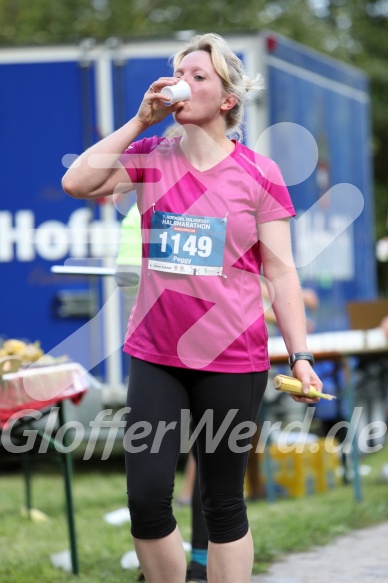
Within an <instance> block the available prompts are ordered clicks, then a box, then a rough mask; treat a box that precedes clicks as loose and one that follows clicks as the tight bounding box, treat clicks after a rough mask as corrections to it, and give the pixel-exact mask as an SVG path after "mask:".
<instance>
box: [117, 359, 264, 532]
mask: <svg viewBox="0 0 388 583" xmlns="http://www.w3.org/2000/svg"><path fill="white" fill-rule="evenodd" d="M267 378H268V373H267V371H265V372H256V373H243V374H229V373H215V372H204V371H200V370H192V369H183V368H182V369H181V368H175V367H168V366H160V365H155V364H151V363H148V362H145V361H143V360H139V359H136V358H133V357H132V358H131V365H130V376H129V379H130V380H129V388H128V399H127V406H128V407H129V408H130V410H129V412H128V413H127V417H126V433H125V438H124V445H125V463H126V474H127V492H128V506H129V510H130V514H131V532H132V535H133V536H134V537H136V538H140V539H156V538H162V537H165V536H167V535H168V534H170V533H171V532H172V531H173V530H174V529H175V526H176V521H175V518H174V516H173V513H172V497H173V489H174V477H175V471H176V464H177V460H178V456H179V453H180V451H181V419H182V416H181V412H182V410H185V411H186V413H187V414H188V417H187V415H186V419H189V416H190V412H191V414H192V419H193V422H194V425H195V426H196V427H197V429H200V427H201V423H203V422H204V420H205V419H206V425H205V426H203V428H202V430H201V431H200V432H199V434H198V437H197V439H196V444H197V453H198V471H199V478H200V487H201V495H202V507H203V513H204V517H205V521H206V525H207V529H208V533H209V540H210V541H212V542H216V543H226V542H231V541H234V540H238V539H240V538H242V537H243V536H245V534H246V533H247V531H248V520H247V514H246V506H245V502H244V475H245V470H246V465H247V459H248V453H249V451H248V448H247V447H246V446H248V445H249V444H250V442H251V438H252V434H253V430H252V431H251V432H250V435H249V436H248V437H244V435H248V433H247V432H248V431H249V428H250V425H249V424H247V422H254V421H255V420H256V418H257V413H258V410H259V406H260V402H261V399H262V396H263V394H264V391H265V387H266V384H267ZM201 419H202V422H201ZM240 424H243V425H240ZM252 427H253V426H252ZM219 430H220V431H219ZM233 430H234V431H233ZM218 431H219V434H217V432H218ZM232 432H233V433H232ZM238 434H239V435H240V437H238ZM213 437H215V440H214V441H212V440H213ZM219 438H220V439H219ZM218 439H219V442H218ZM241 448H243V449H247V451H241Z"/></svg>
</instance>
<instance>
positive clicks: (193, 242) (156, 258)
mask: <svg viewBox="0 0 388 583" xmlns="http://www.w3.org/2000/svg"><path fill="white" fill-rule="evenodd" d="M226 224H227V219H226V217H225V218H223V219H220V218H214V217H198V216H194V215H178V214H175V213H168V212H162V211H155V212H154V213H153V215H152V221H151V237H150V253H149V258H148V269H151V270H156V271H168V272H170V273H185V274H188V275H222V266H223V262H224V249H225V237H226Z"/></svg>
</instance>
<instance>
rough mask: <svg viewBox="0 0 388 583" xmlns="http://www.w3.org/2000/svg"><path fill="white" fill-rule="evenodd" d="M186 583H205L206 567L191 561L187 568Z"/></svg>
mask: <svg viewBox="0 0 388 583" xmlns="http://www.w3.org/2000/svg"><path fill="white" fill-rule="evenodd" d="M186 583H207V573H206V567H204V566H203V565H200V564H199V563H196V562H195V561H191V562H190V564H189V566H188V568H187V576H186Z"/></svg>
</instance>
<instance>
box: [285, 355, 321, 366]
mask: <svg viewBox="0 0 388 583" xmlns="http://www.w3.org/2000/svg"><path fill="white" fill-rule="evenodd" d="M297 360H308V361H309V363H310V364H311V366H314V362H315V360H314V355H313V354H312V353H311V352H293V353H292V354H290V356H289V357H288V364H289V365H290V368H291V369H292V367H293V366H294V364H295V363H296V361H297Z"/></svg>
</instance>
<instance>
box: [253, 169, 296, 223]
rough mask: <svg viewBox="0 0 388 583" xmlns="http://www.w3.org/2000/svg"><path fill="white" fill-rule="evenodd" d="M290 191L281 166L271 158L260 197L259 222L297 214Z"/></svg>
mask: <svg viewBox="0 0 388 583" xmlns="http://www.w3.org/2000/svg"><path fill="white" fill-rule="evenodd" d="M295 214H296V213H295V209H294V206H293V204H292V201H291V197H290V193H289V192H288V188H287V186H286V184H285V182H284V179H283V176H282V174H281V172H280V168H279V166H278V165H277V164H276V163H275V162H273V161H272V160H271V163H270V164H269V166H268V167H267V168H266V172H265V180H264V181H263V183H262V189H261V193H260V197H259V206H258V215H257V222H258V223H266V222H268V221H274V220H276V219H284V218H287V217H294V216H295Z"/></svg>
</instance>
